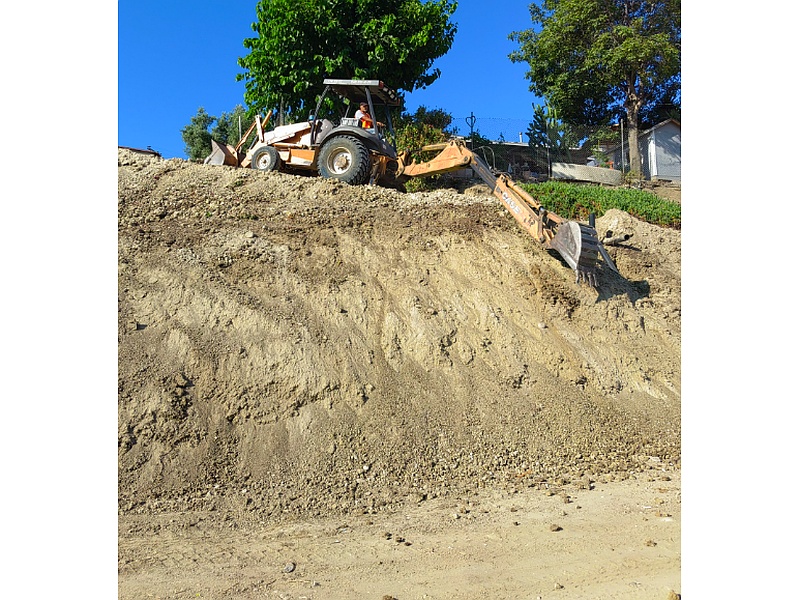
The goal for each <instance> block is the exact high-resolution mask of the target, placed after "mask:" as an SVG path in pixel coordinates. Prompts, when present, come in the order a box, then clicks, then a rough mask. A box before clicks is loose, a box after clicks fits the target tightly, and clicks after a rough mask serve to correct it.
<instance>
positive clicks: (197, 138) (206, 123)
mask: <svg viewBox="0 0 800 600" xmlns="http://www.w3.org/2000/svg"><path fill="white" fill-rule="evenodd" d="M215 120H216V117H214V116H212V115H209V114H208V113H207V112H206V110H205V109H204V108H203V107H202V106H201V107H200V108H198V109H197V114H196V115H195V116H193V117H192V119H191V121H190V122H189V124H188V125H186V126H185V127H184V128H183V129H181V137H182V138H183V142H184V144H186V146H185V147H184V152H186V156H188V157H189V160H199V159H202V158H205V157H206V156H208V154H209V152H211V133H210V132H209V131H208V128H209V127H211V124H212V123H213V122H214V121H215Z"/></svg>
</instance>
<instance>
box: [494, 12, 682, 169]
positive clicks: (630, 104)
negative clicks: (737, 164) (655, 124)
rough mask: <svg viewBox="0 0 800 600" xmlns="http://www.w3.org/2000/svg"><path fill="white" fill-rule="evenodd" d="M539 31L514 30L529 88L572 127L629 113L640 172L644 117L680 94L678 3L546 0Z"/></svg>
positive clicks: (516, 56)
mask: <svg viewBox="0 0 800 600" xmlns="http://www.w3.org/2000/svg"><path fill="white" fill-rule="evenodd" d="M530 11H531V19H532V21H533V24H534V25H535V27H534V28H532V29H528V30H525V31H517V32H512V33H511V34H510V36H509V38H510V39H511V40H513V41H516V42H518V43H519V45H520V47H519V49H518V50H516V51H514V52H512V53H511V54H510V55H509V58H511V60H512V61H513V62H527V63H528V65H529V67H530V68H529V70H528V72H527V74H526V77H527V78H528V79H529V80H530V82H531V86H530V90H531V91H532V92H535V93H536V94H538V95H539V96H541V97H543V98H545V99H546V100H547V102H548V103H549V104H550V105H551V106H553V107H554V108H555V109H556V110H557V111H558V115H559V117H560V118H561V119H562V120H563V121H564V122H566V123H569V124H576V125H577V124H581V125H609V124H611V123H613V122H615V121H617V120H618V119H619V117H620V116H621V115H622V114H624V115H625V117H626V120H627V131H628V142H629V145H630V151H631V154H630V156H631V170H632V171H635V172H639V170H640V166H641V158H640V156H639V150H638V143H636V142H637V139H638V135H639V124H640V117H641V115H642V114H643V113H644V114H647V115H651V114H657V111H656V110H655V108H656V106H657V105H662V106H663V105H665V104H669V103H670V102H674V101H675V99H676V98H677V97H678V96H679V91H680V72H681V12H680V11H681V5H680V0H656V1H647V0H542V1H541V2H540V3H538V4H536V3H535V4H531V5H530Z"/></svg>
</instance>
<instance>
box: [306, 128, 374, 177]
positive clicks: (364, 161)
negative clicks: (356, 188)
mask: <svg viewBox="0 0 800 600" xmlns="http://www.w3.org/2000/svg"><path fill="white" fill-rule="evenodd" d="M317 164H318V166H319V174H320V175H322V176H323V177H327V178H329V179H338V180H340V181H344V182H345V183H349V184H350V185H362V184H364V183H367V181H369V170H370V160H369V150H368V149H367V147H366V146H365V145H364V144H363V142H362V141H361V140H359V139H357V138H354V137H352V136H349V135H341V136H336V137H334V138H332V139H330V140H328V141H326V142H325V145H324V146H322V149H320V151H319V157H318V159H317Z"/></svg>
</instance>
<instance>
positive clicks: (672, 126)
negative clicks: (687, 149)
mask: <svg viewBox="0 0 800 600" xmlns="http://www.w3.org/2000/svg"><path fill="white" fill-rule="evenodd" d="M623 151H624V157H625V160H624V164H625V165H626V167H625V170H626V171H627V170H628V166H627V165H628V164H629V163H630V150H629V148H628V143H627V139H626V140H625V144H624V145H623V144H621V143H620V144H617V145H616V146H611V147H609V148H608V149H607V150H605V152H606V154H608V155H609V156H610V157H612V160H613V161H614V165H620V164H623V160H622V159H623ZM639 154H640V155H641V157H642V175H643V176H644V178H645V179H648V180H650V181H657V180H659V179H660V180H662V181H675V182H680V180H681V124H680V122H679V121H676V120H675V119H667V120H666V121H662V122H661V123H659V124H658V125H656V126H655V127H651V128H650V129H648V130H647V131H643V132H642V133H640V134H639Z"/></svg>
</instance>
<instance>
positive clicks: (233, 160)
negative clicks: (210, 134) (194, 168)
mask: <svg viewBox="0 0 800 600" xmlns="http://www.w3.org/2000/svg"><path fill="white" fill-rule="evenodd" d="M236 154H237V153H236V150H235V149H234V148H232V147H231V146H224V145H222V144H220V143H219V142H218V141H216V140H211V154H209V155H208V157H207V158H206V159H205V160H204V161H203V164H204V165H228V166H229V167H238V166H239V159H238V158H237V156H236Z"/></svg>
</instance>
